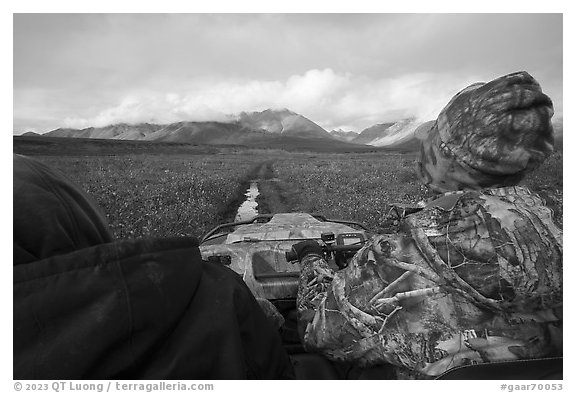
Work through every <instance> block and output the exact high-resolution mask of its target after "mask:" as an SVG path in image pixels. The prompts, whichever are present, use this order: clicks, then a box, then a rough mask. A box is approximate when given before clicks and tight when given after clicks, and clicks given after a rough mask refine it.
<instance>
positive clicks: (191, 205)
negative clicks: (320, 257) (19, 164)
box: [36, 150, 563, 238]
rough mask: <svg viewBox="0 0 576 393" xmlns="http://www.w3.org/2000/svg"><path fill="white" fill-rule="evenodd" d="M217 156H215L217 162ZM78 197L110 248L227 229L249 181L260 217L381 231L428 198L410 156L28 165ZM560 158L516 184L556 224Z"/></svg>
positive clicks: (157, 158)
mask: <svg viewBox="0 0 576 393" xmlns="http://www.w3.org/2000/svg"><path fill="white" fill-rule="evenodd" d="M219 153H222V152H219ZM36 158H37V159H39V160H41V161H43V162H45V163H47V164H49V165H51V166H53V167H56V168H57V169H59V170H60V171H62V172H63V173H64V174H65V175H66V176H67V177H69V178H70V179H71V180H72V181H74V182H76V183H77V184H79V185H80V186H81V187H82V188H83V189H84V190H86V191H87V192H88V193H89V194H90V195H91V196H92V197H93V198H94V199H96V201H97V202H98V203H99V205H100V206H101V207H102V209H103V210H104V212H105V213H106V215H107V217H108V220H109V223H110V225H111V228H112V230H113V233H114V235H115V236H116V237H117V238H134V237H142V236H183V235H192V236H198V237H201V236H202V234H204V233H205V232H207V231H208V230H209V229H210V228H212V227H213V226H215V225H217V224H220V223H223V222H227V221H232V220H233V218H234V213H235V210H236V208H237V207H238V205H239V204H240V203H241V202H242V199H243V194H244V192H245V190H246V188H247V186H248V183H249V181H250V180H252V179H258V180H259V188H260V196H259V197H258V200H257V201H258V203H259V211H260V213H276V212H292V211H304V212H310V213H316V214H322V215H324V216H326V217H329V218H340V219H350V220H355V221H360V222H363V223H365V224H366V225H367V226H368V227H369V228H371V229H372V230H374V231H381V230H383V228H385V227H386V214H387V212H388V209H389V206H390V203H407V204H413V203H416V202H418V201H420V200H422V199H426V198H428V197H430V196H432V193H431V192H430V191H429V190H427V189H426V188H425V187H423V186H421V185H420V183H419V182H418V180H417V178H416V175H415V173H414V171H413V166H414V162H415V159H416V156H415V155H414V154H392V153H389V154H383V153H351V154H307V153H286V152H278V151H276V152H271V151H265V150H262V151H256V150H245V151H242V152H228V154H205V153H204V154H181V153H179V154H152V153H149V152H147V153H145V154H125V155H120V156H102V155H92V156H36ZM562 173H563V171H562V154H561V153H555V154H554V155H553V156H552V157H551V158H550V159H549V160H548V161H547V162H546V163H545V164H544V165H543V166H542V167H541V168H539V169H538V170H537V171H536V172H534V173H533V174H531V175H530V176H528V177H527V178H526V179H525V181H524V182H523V184H524V185H527V186H529V187H530V188H532V189H533V190H535V191H539V192H543V193H545V194H546V195H547V200H548V202H549V203H550V204H551V205H552V207H553V208H554V209H555V210H556V211H557V212H558V213H559V222H560V224H561V223H562V216H561V214H562V199H563V190H562V186H563V181H562Z"/></svg>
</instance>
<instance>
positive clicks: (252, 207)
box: [235, 180, 260, 221]
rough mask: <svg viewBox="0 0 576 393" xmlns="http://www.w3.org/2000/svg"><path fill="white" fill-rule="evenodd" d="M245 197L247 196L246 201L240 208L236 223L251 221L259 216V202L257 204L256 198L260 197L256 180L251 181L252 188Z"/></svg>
mask: <svg viewBox="0 0 576 393" xmlns="http://www.w3.org/2000/svg"><path fill="white" fill-rule="evenodd" d="M244 195H245V196H246V200H245V201H244V202H242V204H241V205H240V207H239V208H238V212H237V213H236V218H235V221H243V220H249V219H251V218H252V217H254V216H257V215H258V202H256V197H257V196H258V195H260V191H259V190H258V182H257V181H255V180H253V181H251V182H250V187H249V188H248V189H247V190H246V193H245V194H244Z"/></svg>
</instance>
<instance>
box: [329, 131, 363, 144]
mask: <svg viewBox="0 0 576 393" xmlns="http://www.w3.org/2000/svg"><path fill="white" fill-rule="evenodd" d="M330 135H332V137H333V138H335V139H338V140H339V141H343V142H352V141H353V140H354V139H356V138H357V137H358V133H357V132H354V131H344V130H332V131H330Z"/></svg>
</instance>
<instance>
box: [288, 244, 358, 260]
mask: <svg viewBox="0 0 576 393" xmlns="http://www.w3.org/2000/svg"><path fill="white" fill-rule="evenodd" d="M363 246H364V244H347V245H342V244H335V245H329V244H323V245H322V251H324V253H326V254H331V253H344V252H351V251H353V252H356V251H358V250H360V249H361V248H362V247H363ZM286 260H287V261H288V262H292V263H294V262H298V256H297V255H296V252H294V250H290V251H286Z"/></svg>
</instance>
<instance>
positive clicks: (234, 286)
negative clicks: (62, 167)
mask: <svg viewBox="0 0 576 393" xmlns="http://www.w3.org/2000/svg"><path fill="white" fill-rule="evenodd" d="M13 180H14V188H13V192H14V223H13V225H14V226H13V244H14V267H13V269H14V284H13V291H14V303H13V306H14V309H13V310H14V311H13V313H14V325H13V332H14V371H13V374H14V379H181V380H185V379H245V378H258V379H278V378H293V370H292V366H291V364H290V360H289V358H288V355H287V354H286V353H285V351H284V349H283V348H282V344H281V341H280V337H279V335H278V334H277V330H276V329H275V327H274V326H273V325H272V324H271V323H270V321H269V320H268V319H267V318H266V316H265V315H264V313H263V312H262V310H261V309H260V307H259V305H258V303H257V301H256V299H255V298H254V297H253V296H252V294H251V293H250V291H249V289H248V288H247V287H246V285H245V284H244V282H243V281H242V279H241V278H240V277H239V276H238V275H237V274H235V273H234V272H233V271H231V270H230V269H228V268H226V267H224V266H220V265H217V264H211V263H206V262H203V261H202V259H201V255H200V252H199V249H198V241H197V240H196V239H195V238H166V239H136V240H122V241H119V240H114V239H112V236H111V234H110V231H109V229H108V226H107V224H106V220H105V218H104V216H103V214H102V213H101V212H100V209H99V208H98V206H97V205H96V204H95V203H94V202H93V201H92V200H91V199H90V198H89V196H88V195H87V194H85V193H84V192H83V191H81V190H80V189H79V188H78V187H77V186H75V185H74V184H72V183H71V182H69V181H68V180H67V179H65V178H64V177H63V176H62V175H61V174H59V173H57V172H55V171H53V170H52V169H50V168H49V167H47V166H45V165H43V164H41V163H40V162H38V161H36V160H33V159H31V158H28V157H25V156H20V155H14V178H13Z"/></svg>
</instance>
